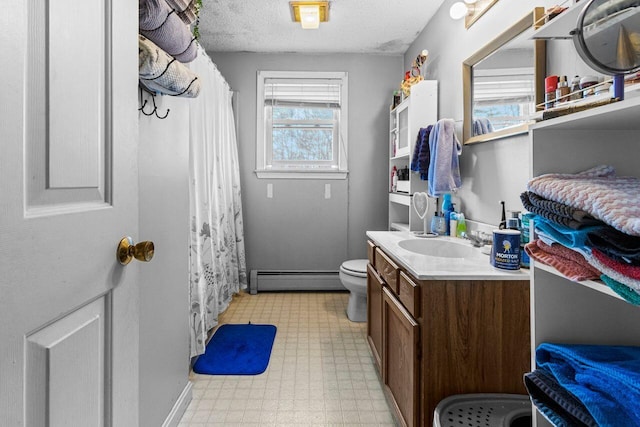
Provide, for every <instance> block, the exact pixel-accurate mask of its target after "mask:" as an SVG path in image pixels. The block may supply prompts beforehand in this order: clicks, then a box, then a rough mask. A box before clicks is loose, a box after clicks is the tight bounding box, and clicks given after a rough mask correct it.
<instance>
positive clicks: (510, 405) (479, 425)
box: [433, 393, 532, 427]
mask: <svg viewBox="0 0 640 427" xmlns="http://www.w3.org/2000/svg"><path fill="white" fill-rule="evenodd" d="M531 415H532V406H531V400H530V399H529V396H528V395H521V394H497V393H478V394H457V395H453V396H449V397H447V398H445V399H443V400H442V401H440V403H438V405H437V406H436V410H435V411H434V414H433V427H528V426H531Z"/></svg>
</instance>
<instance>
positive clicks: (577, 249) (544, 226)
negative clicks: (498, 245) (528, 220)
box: [520, 166, 640, 305]
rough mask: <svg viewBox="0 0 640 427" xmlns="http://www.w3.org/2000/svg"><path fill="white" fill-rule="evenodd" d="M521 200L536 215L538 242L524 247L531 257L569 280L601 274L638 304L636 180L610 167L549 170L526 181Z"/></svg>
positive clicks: (639, 206) (639, 183) (639, 199)
mask: <svg viewBox="0 0 640 427" xmlns="http://www.w3.org/2000/svg"><path fill="white" fill-rule="evenodd" d="M520 199H521V200H522V204H523V206H524V207H525V209H527V210H528V211H530V212H532V213H535V214H536V217H535V220H534V222H535V230H536V234H537V236H538V238H539V241H533V242H532V243H530V244H529V245H527V246H526V247H525V251H527V253H528V254H529V256H531V257H532V258H533V259H535V260H536V261H539V262H541V263H543V264H547V265H551V266H553V267H555V268H556V269H557V270H558V271H559V272H560V273H561V274H563V275H565V276H566V277H567V278H569V279H570V280H576V281H580V280H590V279H594V278H596V277H598V276H599V278H600V279H601V280H602V281H603V282H604V283H605V284H606V285H607V286H609V287H610V288H611V289H612V290H613V291H614V292H616V293H617V294H618V295H620V296H621V297H622V298H624V299H625V300H626V301H628V302H630V303H632V304H636V305H640V277H639V275H640V179H637V178H634V177H618V176H616V174H615V171H614V169H613V168H612V167H610V166H598V167H595V168H592V169H589V170H587V171H584V172H582V173H578V174H547V175H542V176H539V177H536V178H533V179H532V180H531V181H529V183H528V191H526V192H524V193H522V194H521V196H520ZM567 251H569V252H567ZM570 252H574V253H575V254H571V253H570ZM596 275H597V276H596ZM594 276H596V277H594Z"/></svg>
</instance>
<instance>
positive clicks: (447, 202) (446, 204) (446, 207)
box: [442, 193, 453, 236]
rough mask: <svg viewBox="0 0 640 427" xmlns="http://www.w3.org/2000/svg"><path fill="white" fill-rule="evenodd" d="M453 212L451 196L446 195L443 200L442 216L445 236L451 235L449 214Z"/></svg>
mask: <svg viewBox="0 0 640 427" xmlns="http://www.w3.org/2000/svg"><path fill="white" fill-rule="evenodd" d="M452 211H453V204H452V203H451V194H449V193H445V194H444V196H443V200H442V216H443V217H444V223H445V232H444V235H445V236H448V235H449V234H450V229H449V214H450V213H451V212H452Z"/></svg>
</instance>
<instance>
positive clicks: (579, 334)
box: [529, 98, 640, 426]
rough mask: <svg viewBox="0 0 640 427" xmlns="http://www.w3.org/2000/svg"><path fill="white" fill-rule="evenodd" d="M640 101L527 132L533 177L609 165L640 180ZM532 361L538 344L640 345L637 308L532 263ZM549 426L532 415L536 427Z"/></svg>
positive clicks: (599, 286)
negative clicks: (639, 138) (639, 136)
mask: <svg viewBox="0 0 640 427" xmlns="http://www.w3.org/2000/svg"><path fill="white" fill-rule="evenodd" d="M639 118H640V99H639V98H631V99H627V100H625V101H621V102H617V103H614V104H609V105H606V106H602V107H597V108H593V109H591V110H587V111H582V112H579V113H574V114H571V115H567V116H563V117H559V118H556V119H551V120H546V121H544V122H540V123H537V124H535V125H533V126H532V127H531V128H530V131H529V136H530V150H531V156H530V159H531V165H530V166H531V168H530V170H531V173H532V176H538V175H542V174H545V173H552V172H565V173H575V172H579V171H582V170H585V169H587V168H590V167H592V166H596V165H598V164H609V165H612V166H614V167H615V168H616V173H617V174H618V175H631V176H636V177H640V168H639V167H638V160H637V159H639V158H640V140H638V135H639V134H640V120H638V119H639ZM531 271H532V275H531V355H532V362H531V363H532V369H533V368H535V349H536V348H537V346H538V345H539V344H540V343H542V342H556V343H573V344H606V345H640V327H637V325H640V307H636V306H634V305H632V304H629V303H627V302H626V301H624V300H623V299H622V298H620V297H618V295H617V294H615V293H614V292H613V291H611V290H610V289H609V287H607V286H606V285H605V284H604V283H602V282H600V281H585V282H572V281H570V280H568V279H566V278H564V277H563V276H562V275H560V274H559V273H558V272H557V271H556V270H555V269H554V268H551V267H548V266H544V265H540V264H539V263H536V262H532V270H531ZM549 425H550V423H549V422H548V421H547V420H546V419H545V418H544V417H543V416H542V415H541V414H540V413H538V412H537V411H536V413H535V414H534V426H549Z"/></svg>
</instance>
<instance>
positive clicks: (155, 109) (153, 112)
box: [138, 85, 171, 120]
mask: <svg viewBox="0 0 640 427" xmlns="http://www.w3.org/2000/svg"><path fill="white" fill-rule="evenodd" d="M139 87H140V101H141V102H142V105H141V106H140V108H138V111H140V112H141V113H142V114H144V115H145V116H151V115H155V116H156V117H157V118H159V119H160V120H164V119H166V118H167V116H168V115H169V111H171V109H169V108H167V111H166V113H164V116H160V115H159V114H158V106H157V105H156V95H155V94H154V93H151V92H150V91H149V90H148V89H147V88H145V87H143V86H142V85H139ZM144 92H147V93H148V94H149V95H151V102H152V104H153V109H152V110H151V111H150V112H148V113H147V112H146V111H145V110H144V108H145V107H146V106H147V104H148V101H149V100H148V99H144V96H143V93H144Z"/></svg>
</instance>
